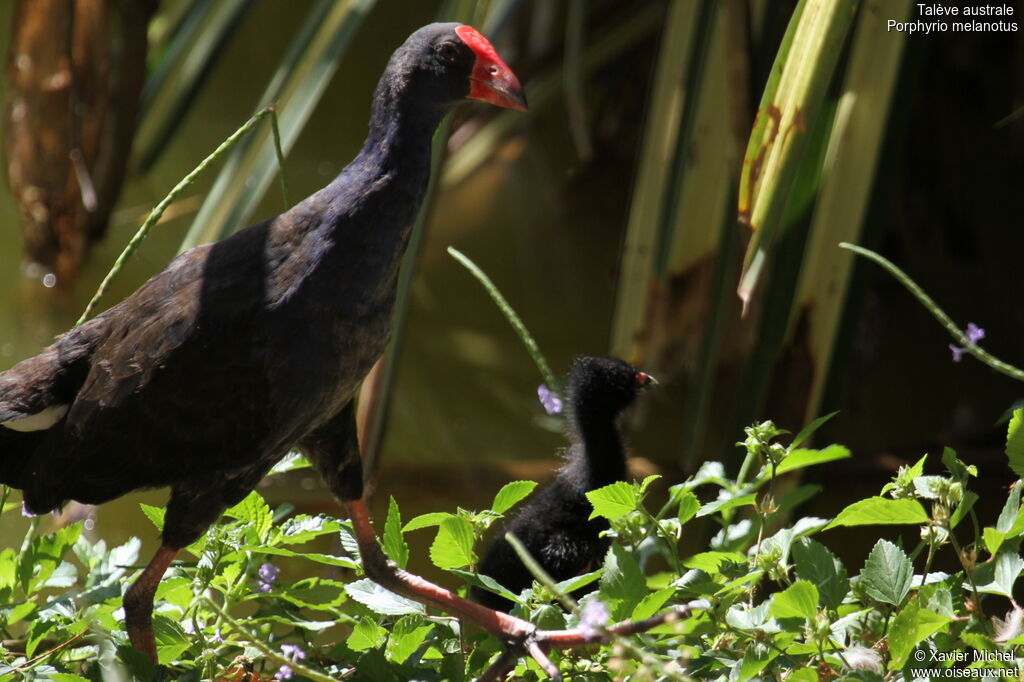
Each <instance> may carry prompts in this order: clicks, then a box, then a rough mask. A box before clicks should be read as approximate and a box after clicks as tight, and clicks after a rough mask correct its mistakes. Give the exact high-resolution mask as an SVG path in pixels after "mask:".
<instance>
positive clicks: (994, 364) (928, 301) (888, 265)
mask: <svg viewBox="0 0 1024 682" xmlns="http://www.w3.org/2000/svg"><path fill="white" fill-rule="evenodd" d="M839 248H842V249H846V250H847V251H853V252H854V253H856V254H858V255H860V256H864V257H865V258H867V259H868V260H872V261H874V262H875V263H877V264H878V265H880V266H882V267H883V268H885V269H886V270H888V271H889V274H890V275H892V276H893V277H895V278H896V279H897V280H899V283H900V284H902V285H903V286H905V287H906V288H907V291H909V292H910V293H911V294H913V295H914V297H915V298H916V299H917V300H918V301H920V302H921V305H923V306H924V307H925V308H926V309H927V310H928V312H930V313H931V314H932V316H933V317H934V318H935V319H936V320H938V321H939V324H941V325H942V326H943V327H945V328H946V331H948V332H949V333H950V334H951V335H952V336H953V338H954V339H956V341H957V342H958V343H959V344H960V345H961V346H963V347H964V350H966V351H967V352H968V353H970V354H971V355H973V356H974V357H975V358H977V359H978V360H980V361H981V362H984V363H985V364H986V365H988V366H989V367H991V368H992V369H994V370H996V371H997V372H1002V373H1003V374H1005V375H1006V376H1008V377H1011V378H1013V379H1016V380H1017V381H1024V370H1021V369H1017V368H1016V367H1014V366H1013V365H1010V364H1008V363H1005V362H1003V361H1002V360H1000V359H999V358H996V357H994V356H992V355H990V354H988V353H987V352H985V351H984V350H982V349H981V348H979V347H978V346H977V345H976V344H974V343H971V341H970V339H968V338H967V335H966V334H965V333H964V332H963V330H962V329H960V327H958V326H956V323H955V322H953V320H951V319H950V317H949V315H947V314H946V313H945V311H943V310H942V308H940V307H939V306H938V304H937V303H936V302H935V301H934V300H932V297H931V296H929V295H928V294H926V293H925V292H924V289H922V288H921V287H920V286H918V284H917V282H915V281H914V280H912V279H910V276H909V275H907V273H905V272H903V271H902V270H900V269H899V268H898V267H896V265H895V264H894V263H893V262H892V261H890V260H889V259H887V258H885V257H884V256H881V255H879V254H877V253H875V252H874V251H871V250H870V249H865V248H864V247H862V246H857V245H855V244H850V243H848V242H840V243H839Z"/></svg>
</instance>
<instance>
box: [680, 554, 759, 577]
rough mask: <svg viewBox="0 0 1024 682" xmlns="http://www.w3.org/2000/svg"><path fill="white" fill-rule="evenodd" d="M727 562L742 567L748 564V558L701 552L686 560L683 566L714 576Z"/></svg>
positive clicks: (737, 555)
mask: <svg viewBox="0 0 1024 682" xmlns="http://www.w3.org/2000/svg"><path fill="white" fill-rule="evenodd" d="M726 562H729V563H733V564H740V565H742V564H745V563H746V562H747V558H746V557H745V556H743V555H742V554H739V553H737V552H701V553H699V554H694V555H693V556H692V557H689V558H688V559H686V560H685V561H684V562H683V566H685V567H686V568H695V569H697V570H698V571H704V572H705V573H707V574H709V575H714V574H715V573H717V572H718V571H719V569H720V568H721V567H722V564H723V563H726Z"/></svg>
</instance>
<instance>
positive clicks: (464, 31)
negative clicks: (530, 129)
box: [385, 23, 526, 111]
mask: <svg viewBox="0 0 1024 682" xmlns="http://www.w3.org/2000/svg"><path fill="white" fill-rule="evenodd" d="M389 77H390V79H392V80H393V81H395V83H394V85H399V83H400V84H401V86H404V89H408V90H409V91H411V92H412V93H414V96H415V97H416V99H417V101H418V102H420V103H423V104H434V105H437V106H441V107H450V106H454V105H455V104H457V103H458V102H459V101H461V100H463V99H475V100H480V101H483V102H489V103H490V104H494V105H497V106H499V107H506V108H508V109H518V110H520V111H525V110H526V96H525V95H524V94H523V88H522V86H520V85H519V79H517V78H516V75H515V74H514V73H512V69H510V68H508V65H507V64H505V62H504V61H502V59H501V57H499V56H498V53H497V51H495V49H494V46H493V45H491V43H490V42H489V41H488V40H487V38H484V36H483V35H482V34H481V33H480V32H479V31H477V30H476V29H475V28H473V27H472V26H466V25H464V24H457V23H446V24H440V23H438V24H429V25H427V26H424V27H423V28H421V29H419V30H418V31H416V32H415V33H413V34H412V35H411V36H409V38H408V39H407V40H406V41H405V43H404V44H403V45H402V46H401V47H400V48H398V50H397V51H395V54H394V55H393V56H392V58H391V62H390V64H389V65H388V71H387V73H386V74H385V78H386V79H387V78H389Z"/></svg>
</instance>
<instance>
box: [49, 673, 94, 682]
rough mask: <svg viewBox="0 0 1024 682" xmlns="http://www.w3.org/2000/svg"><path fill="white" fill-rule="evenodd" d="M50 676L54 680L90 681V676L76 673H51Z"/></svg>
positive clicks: (55, 681) (65, 681) (60, 681)
mask: <svg viewBox="0 0 1024 682" xmlns="http://www.w3.org/2000/svg"><path fill="white" fill-rule="evenodd" d="M48 677H49V678H50V679H51V680H53V682H89V679H88V678H85V677H82V676H81V675H76V674H74V673H50V674H49V675H48Z"/></svg>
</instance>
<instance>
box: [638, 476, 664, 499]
mask: <svg viewBox="0 0 1024 682" xmlns="http://www.w3.org/2000/svg"><path fill="white" fill-rule="evenodd" d="M659 478H661V474H649V475H647V476H644V480H642V481H640V486H639V490H640V495H643V494H644V493H646V492H647V488H649V487H650V485H651V484H652V483H654V482H655V481H657V480H658V479H659Z"/></svg>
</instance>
